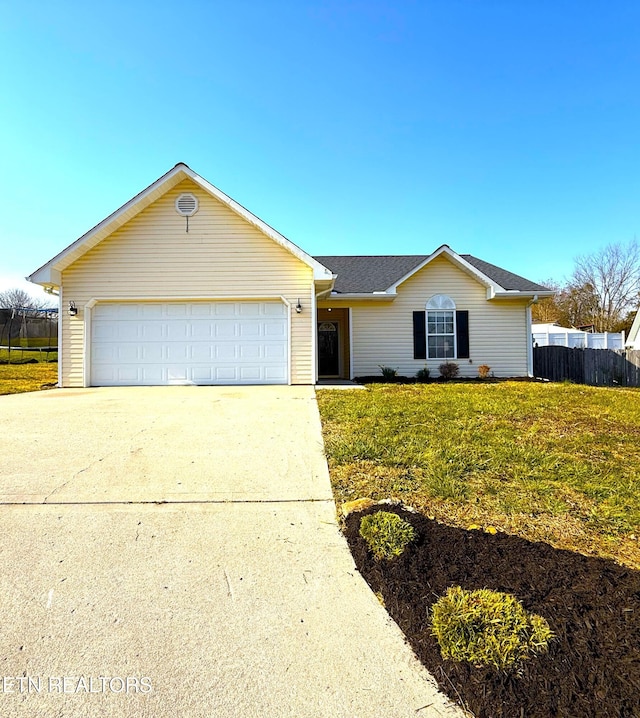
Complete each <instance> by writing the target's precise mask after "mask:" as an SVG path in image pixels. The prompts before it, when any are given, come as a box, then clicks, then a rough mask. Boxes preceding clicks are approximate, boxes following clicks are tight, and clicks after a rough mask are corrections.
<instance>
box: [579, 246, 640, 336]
mask: <svg viewBox="0 0 640 718" xmlns="http://www.w3.org/2000/svg"><path fill="white" fill-rule="evenodd" d="M570 287H572V288H574V289H578V288H583V290H584V289H587V290H588V293H589V294H591V295H592V300H593V299H594V298H595V299H596V300H597V307H593V322H592V323H593V324H595V327H596V331H600V332H603V331H613V330H614V329H615V327H616V325H619V324H620V322H621V321H623V320H624V318H625V316H626V314H627V312H629V311H631V310H633V309H635V308H637V307H638V304H639V303H640V302H639V300H640V245H638V242H637V241H636V240H635V239H634V240H633V241H631V242H629V243H628V244H622V243H614V244H609V245H608V246H606V247H605V248H604V249H601V250H600V251H598V252H595V253H594V254H589V255H585V256H582V257H578V258H577V259H576V266H575V269H574V271H573V275H572V277H571V282H570ZM591 303H592V302H591ZM582 323H591V322H582Z"/></svg>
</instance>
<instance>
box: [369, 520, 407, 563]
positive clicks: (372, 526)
mask: <svg viewBox="0 0 640 718" xmlns="http://www.w3.org/2000/svg"><path fill="white" fill-rule="evenodd" d="M360 536H362V538H363V539H364V540H365V541H366V542H367V545H368V546H369V548H370V549H371V551H372V552H373V555H374V556H375V557H376V558H377V559H378V560H381V559H387V560H390V559H392V558H394V557H396V556H400V555H401V554H402V552H403V551H404V550H405V548H406V546H407V544H409V543H410V542H411V541H413V540H414V539H415V536H416V534H415V531H414V529H413V526H412V525H411V524H410V523H408V522H407V521H404V519H401V518H400V516H398V514H394V513H391V512H389V511H376V512H375V513H374V514H370V515H368V516H365V517H364V518H363V519H362V521H361V522H360Z"/></svg>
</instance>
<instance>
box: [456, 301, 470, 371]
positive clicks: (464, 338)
mask: <svg viewBox="0 0 640 718" xmlns="http://www.w3.org/2000/svg"><path fill="white" fill-rule="evenodd" d="M456 345H457V347H458V359H468V358H469V312H467V311H466V310H465V311H461V312H456Z"/></svg>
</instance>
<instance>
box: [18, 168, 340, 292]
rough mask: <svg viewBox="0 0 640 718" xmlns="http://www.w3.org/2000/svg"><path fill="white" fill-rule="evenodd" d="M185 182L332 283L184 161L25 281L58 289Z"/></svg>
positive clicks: (319, 268)
mask: <svg viewBox="0 0 640 718" xmlns="http://www.w3.org/2000/svg"><path fill="white" fill-rule="evenodd" d="M185 179H189V180H191V181H192V182H194V183H195V184H197V185H198V186H199V187H200V188H201V189H203V190H204V191H205V192H207V193H209V194H210V195H211V196H212V197H215V198H216V199H218V200H219V201H220V202H222V203H223V204H225V205H226V206H227V207H228V208H229V209H230V210H232V211H233V212H235V213H236V214H237V215H239V216H240V217H242V218H243V219H245V220H246V221H247V222H249V223H250V224H252V225H253V226H254V227H256V228H257V229H258V230H260V231H261V232H262V233H263V234H265V235H266V236H267V237H269V238H270V239H272V240H273V241H274V242H277V243H278V244H279V245H281V246H282V247H284V248H285V249H286V250H288V251H289V252H291V254H293V255H294V256H296V257H298V259H300V260H301V261H302V262H304V263H305V264H307V265H308V266H310V267H311V268H312V269H313V276H314V279H316V280H324V281H325V282H330V281H331V279H332V276H331V273H330V272H329V271H328V270H327V268H326V267H323V266H322V265H321V264H319V263H318V262H317V261H316V260H315V259H313V257H311V256H310V255H308V254H307V253H306V252H305V251H303V250H302V249H300V247H298V246H297V245H295V244H294V243H293V242H291V241H290V240H288V239H287V238H286V237H284V236H283V235H281V234H280V233H279V232H277V231H276V230H275V229H273V227H270V226H269V225H268V224H267V223H266V222H263V221H262V220H261V219H260V218H259V217H256V215H255V214H252V213H251V212H249V210H248V209H246V208H245V207H243V206H242V205H240V204H238V203H237V202H236V201H235V200H233V199H231V197H229V196H228V195H226V194H225V193H224V192H222V191H221V190H219V189H218V188H217V187H214V186H213V185H212V184H211V183H210V182H207V180H206V179H204V178H203V177H201V176H200V175H199V174H196V173H195V172H194V171H193V170H192V169H191V168H190V167H189V166H187V165H186V164H184V163H183V162H178V164H177V165H176V166H175V167H173V168H172V169H170V170H169V171H168V172H167V173H166V174H164V175H162V177H160V178H159V179H157V180H156V181H155V182H153V183H152V184H150V185H149V186H148V187H147V188H146V189H144V190H142V192H140V193H139V194H137V195H136V196H135V197H133V198H132V199H130V200H129V201H128V202H127V203H126V204H123V205H122V207H120V208H119V209H117V210H116V211H115V212H113V213H112V214H110V215H109V216H108V217H107V218H106V219H103V220H102V222H100V223H99V224H97V225H96V226H95V227H93V228H92V229H90V230H89V231H88V232H86V233H85V234H83V235H82V237H80V238H79V239H77V240H76V241H75V242H73V243H72V244H70V245H69V246H68V247H67V248H66V249H64V250H62V252H60V253H59V254H57V255H56V256H55V257H54V258H53V259H51V260H50V261H49V262H47V263H46V264H45V265H43V266H42V267H40V269H37V270H36V271H35V272H34V273H33V274H31V275H30V276H29V277H27V279H28V280H29V281H30V282H34V283H35V284H41V285H43V286H59V284H60V274H61V272H63V271H64V270H65V269H66V268H67V267H68V266H69V265H71V264H72V263H73V262H75V261H76V260H77V259H79V258H80V257H82V255H83V254H86V252H88V251H89V250H90V249H92V248H93V247H95V246H96V245H97V244H98V243H99V242H101V241H102V240H103V239H105V238H106V237H108V236H109V235H110V234H113V232H115V231H116V230H117V229H119V228H120V227H122V226H123V225H124V224H125V223H126V222H128V221H130V220H131V219H133V217H135V216H136V215H138V214H140V212H142V211H143V210H144V209H146V208H147V207H148V206H149V205H150V204H152V202H155V201H156V200H157V199H159V198H160V197H162V196H163V195H164V194H166V193H167V192H168V191H169V190H171V189H172V188H173V187H175V186H176V185H177V184H179V183H180V182H182V181H183V180H185Z"/></svg>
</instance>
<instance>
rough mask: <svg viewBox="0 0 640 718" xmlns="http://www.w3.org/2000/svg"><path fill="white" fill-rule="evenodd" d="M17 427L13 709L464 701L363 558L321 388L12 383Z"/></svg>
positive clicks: (296, 710) (118, 712)
mask: <svg viewBox="0 0 640 718" xmlns="http://www.w3.org/2000/svg"><path fill="white" fill-rule="evenodd" d="M0 441H1V442H2V446H1V447H0V448H1V452H2V453H1V456H2V459H1V460H0V461H1V463H0V502H1V504H2V505H0V529H1V536H2V541H1V543H0V561H2V571H1V572H0V591H1V594H0V595H1V596H2V599H1V604H0V605H1V610H2V628H1V630H0V659H1V660H2V669H1V671H0V715H2V716H6V717H8V716H24V717H30V716H34V718H35V717H36V716H37V717H38V718H47V717H49V716H51V717H53V716H56V717H57V716H65V717H66V716H74V717H75V716H83V717H87V718H89V717H92V716H123V717H125V716H126V717H129V716H134V715H135V716H140V717H141V718H144V717H146V716H149V717H151V716H153V717H154V718H164V716H167V718H168V717H169V716H170V717H171V718H175V716H181V718H189V717H192V716H193V717H194V718H195V717H200V716H203V717H204V716H206V717H207V718H210V717H215V718H217V717H227V716H229V717H231V716H233V717H235V716H242V717H245V716H260V717H262V716H269V717H272V716H283V717H285V716H296V717H305V716H310V717H311V716H313V717H314V718H315V717H318V716H326V717H327V718H328V717H331V718H335V717H340V716H344V717H345V718H347V717H348V718H357V717H359V716H361V717H362V718H365V717H369V716H371V717H372V718H373V716H375V717H376V718H379V717H380V716H385V717H388V718H392V717H395V716H416V715H419V716H423V717H424V716H456V715H461V712H460V711H459V710H458V709H456V708H455V707H453V706H451V704H450V703H449V702H448V701H447V699H446V698H445V697H443V696H442V695H441V694H440V693H438V692H437V690H436V688H435V684H434V683H433V681H432V679H431V678H430V676H429V675H428V673H427V672H426V671H425V670H424V669H423V668H422V666H421V665H420V664H419V663H418V662H417V661H416V659H415V658H414V656H413V654H412V653H411V651H410V649H409V648H408V647H407V646H406V645H405V644H404V642H403V638H402V635H401V633H400V631H399V629H398V628H397V627H396V626H395V624H394V623H393V622H392V621H391V620H390V619H389V618H388V616H387V614H386V612H385V611H384V609H383V608H382V607H381V606H380V604H379V603H378V601H377V600H376V598H375V596H373V594H372V593H371V591H370V590H369V589H368V587H367V586H366V584H365V583H364V581H363V580H362V578H361V577H360V576H359V574H357V572H356V571H355V569H354V565H353V561H352V559H351V556H350V554H349V551H348V548H347V546H346V542H345V541H344V539H343V538H342V536H341V534H340V533H339V530H338V527H337V525H336V521H335V507H334V504H333V501H332V499H331V492H330V485H329V480H328V474H327V469H326V463H325V460H324V455H323V451H322V442H321V437H320V428H319V418H318V413H317V407H316V404H315V396H314V393H313V390H312V389H311V388H309V387H251V388H234V389H231V388H222V387H211V388H209V387H166V388H135V389H133V388H131V389H129V388H127V389H121V388H118V389H86V390H54V391H50V392H40V393H33V394H22V395H16V396H4V397H0Z"/></svg>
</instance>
